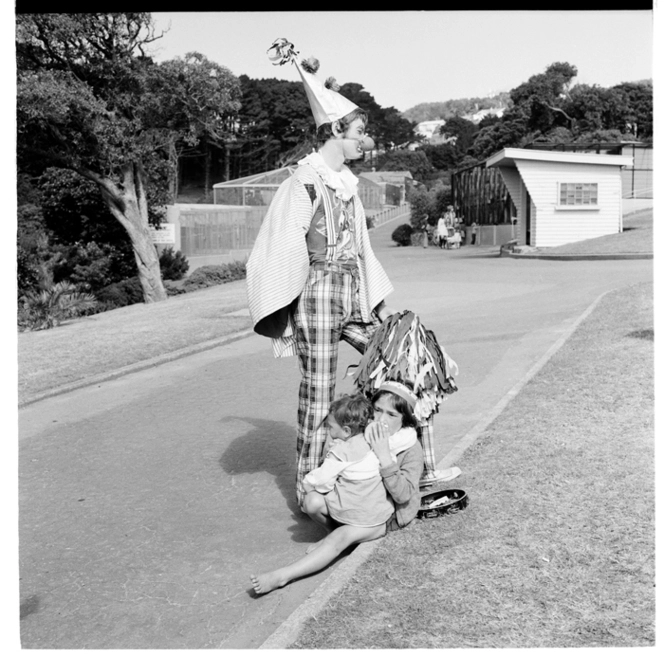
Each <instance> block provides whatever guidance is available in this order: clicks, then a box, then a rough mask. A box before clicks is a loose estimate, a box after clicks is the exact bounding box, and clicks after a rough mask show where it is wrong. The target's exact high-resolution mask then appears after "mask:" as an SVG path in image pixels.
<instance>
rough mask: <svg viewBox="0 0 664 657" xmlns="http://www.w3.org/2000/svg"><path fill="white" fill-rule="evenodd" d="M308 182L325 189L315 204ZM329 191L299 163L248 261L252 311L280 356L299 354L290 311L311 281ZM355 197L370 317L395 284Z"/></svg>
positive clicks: (363, 303) (363, 302)
mask: <svg viewBox="0 0 664 657" xmlns="http://www.w3.org/2000/svg"><path fill="white" fill-rule="evenodd" d="M305 184H313V185H315V186H316V189H317V191H318V190H320V191H318V193H317V198H316V201H315V202H314V203H313V204H312V201H311V197H310V196H309V193H308V192H307V190H306V188H305V186H304V185H305ZM326 190H327V188H326V187H325V186H324V185H323V183H322V181H321V178H320V176H319V175H318V174H317V173H316V172H315V170H314V169H313V167H311V166H309V165H307V164H301V165H300V166H298V168H297V169H296V170H295V172H294V173H293V175H292V176H291V177H290V178H288V179H287V180H285V181H284V182H283V183H282V184H281V185H280V187H279V189H278V190H277V193H276V194H275V196H274V199H273V200H272V203H271V204H270V207H269V208H268V211H267V214H266V215H265V219H264V220H263V223H262V225H261V228H260V230H259V232H258V236H257V237H256V242H255V244H254V247H253V249H252V251H251V254H250V256H249V259H248V260H247V297H248V301H249V314H250V315H251V319H252V322H253V326H254V331H255V332H256V333H258V334H259V335H263V336H266V337H269V338H272V346H273V352H274V355H275V357H282V356H294V355H295V338H294V334H293V326H292V323H291V319H290V312H289V310H290V307H291V304H292V303H293V302H294V301H295V300H296V299H297V298H298V297H299V296H300V293H301V292H302V289H303V288H304V284H305V282H306V280H307V276H308V273H309V252H308V250H307V243H306V234H307V231H308V230H309V226H310V224H311V219H312V217H313V213H314V211H315V210H316V208H317V205H318V203H320V202H321V198H322V193H328V192H327V191H326ZM354 199H355V222H356V224H355V227H356V236H357V246H358V256H359V257H358V261H359V262H358V264H359V275H360V307H361V312H362V319H363V320H364V321H367V322H369V321H370V320H371V312H372V310H373V309H374V308H375V307H376V306H377V305H378V304H379V303H380V302H381V301H383V300H384V299H385V297H386V296H387V295H388V294H390V293H391V292H392V291H393V289H394V288H393V287H392V284H391V283H390V280H389V279H388V277H387V274H386V273H385V270H384V269H383V267H382V266H381V264H380V263H379V262H378V259H377V258H376V256H375V255H374V252H373V250H372V248H371V243H370V241H369V232H368V231H367V225H366V217H365V213H364V208H363V206H362V202H361V201H360V199H359V197H358V196H357V195H356V196H355V197H354Z"/></svg>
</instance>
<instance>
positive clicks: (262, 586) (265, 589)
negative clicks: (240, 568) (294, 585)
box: [251, 570, 288, 595]
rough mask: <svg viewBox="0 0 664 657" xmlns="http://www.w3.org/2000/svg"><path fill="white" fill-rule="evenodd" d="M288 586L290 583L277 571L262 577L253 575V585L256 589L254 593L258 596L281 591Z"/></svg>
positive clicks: (264, 574)
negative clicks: (275, 590)
mask: <svg viewBox="0 0 664 657" xmlns="http://www.w3.org/2000/svg"><path fill="white" fill-rule="evenodd" d="M286 584H288V582H287V581H284V580H283V578H281V577H280V576H279V573H278V571H276V570H273V571H272V572H269V573H263V574H262V575H251V585H252V586H253V587H254V591H255V592H256V593H257V594H258V595H264V594H265V593H269V592H270V591H274V589H279V588H281V587H282V586H285V585H286Z"/></svg>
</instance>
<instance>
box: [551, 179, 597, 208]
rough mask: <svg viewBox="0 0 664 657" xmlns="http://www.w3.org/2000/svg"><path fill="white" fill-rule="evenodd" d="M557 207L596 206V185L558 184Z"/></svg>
mask: <svg viewBox="0 0 664 657" xmlns="http://www.w3.org/2000/svg"><path fill="white" fill-rule="evenodd" d="M559 200H560V202H559V205H597V183H560V194H559Z"/></svg>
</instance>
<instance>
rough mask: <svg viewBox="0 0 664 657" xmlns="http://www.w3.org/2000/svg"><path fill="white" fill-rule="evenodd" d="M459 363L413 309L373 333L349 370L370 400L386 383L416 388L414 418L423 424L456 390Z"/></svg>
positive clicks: (386, 322)
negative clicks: (397, 383) (450, 355)
mask: <svg viewBox="0 0 664 657" xmlns="http://www.w3.org/2000/svg"><path fill="white" fill-rule="evenodd" d="M458 373H459V368H458V366H457V364H456V363H455V362H454V361H453V360H452V359H451V358H450V357H449V356H448V354H447V352H446V351H445V349H443V347H441V346H440V345H439V344H438V341H437V340H436V336H435V335H434V333H433V331H429V330H427V329H426V328H424V326H423V324H422V322H421V321H420V318H419V317H418V316H417V315H415V314H414V313H413V312H411V311H410V310H404V311H403V312H400V313H395V314H393V315H390V317H388V318H387V319H386V320H385V321H384V322H383V323H382V324H381V325H380V327H379V328H378V329H377V330H376V332H375V333H374V334H373V336H372V338H371V340H370V341H369V344H368V345H367V348H366V350H365V352H364V355H363V356H362V359H361V360H360V363H359V364H358V365H356V366H351V367H349V368H348V371H347V374H352V375H353V377H354V378H355V384H356V386H357V388H358V390H359V392H361V393H363V394H364V395H366V396H367V397H371V396H372V395H373V394H374V393H375V392H377V390H378V388H380V386H381V384H382V383H384V382H385V381H390V380H391V381H398V382H400V383H405V384H410V385H412V386H413V392H414V393H415V395H416V396H417V403H416V405H415V417H416V418H417V420H418V422H420V424H421V425H424V424H426V422H427V420H428V419H429V418H430V417H431V416H432V415H433V414H434V413H436V412H438V407H439V405H440V403H441V402H443V401H444V400H445V399H446V398H447V396H448V395H451V394H452V393H453V392H456V391H457V389H458V388H457V385H456V383H455V382H454V376H456V375H457V374H458Z"/></svg>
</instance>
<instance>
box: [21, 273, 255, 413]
mask: <svg viewBox="0 0 664 657" xmlns="http://www.w3.org/2000/svg"><path fill="white" fill-rule="evenodd" d="M245 290H246V288H245V283H244V281H238V282H235V283H227V284H225V285H219V286H216V287H214V288H208V289H205V290H200V291H198V292H191V293H188V294H186V295H182V296H178V297H170V298H169V299H167V300H166V301H162V302H160V303H156V304H149V305H145V304H136V305H133V306H126V307H124V308H118V309H116V310H111V311H109V312H105V313H100V314H98V315H91V316H89V317H83V318H80V319H77V320H73V321H70V322H66V323H64V324H62V325H61V326H58V327H56V328H54V329H50V330H48V331H29V332H25V333H19V334H18V365H19V385H18V390H19V402H23V401H25V400H26V399H28V398H30V397H31V396H32V395H35V394H37V393H39V392H42V391H44V390H50V389H52V388H55V387H58V386H62V385H66V384H69V383H72V382H74V381H78V380H80V379H85V378H88V377H91V376H95V375H100V374H104V373H107V372H110V371H114V370H116V369H119V368H121V367H125V366H127V365H132V364H134V363H137V362H140V361H144V360H149V359H151V358H156V357H159V356H163V355H164V354H168V353H171V352H173V351H177V350H178V349H184V348H187V347H190V346H191V345H194V344H199V343H202V342H206V341H208V340H213V339H217V338H222V337H225V336H227V335H231V334H232V333H235V332H237V331H241V330H244V329H247V328H250V327H251V321H250V319H249V317H248V316H247V317H245V316H234V315H229V314H228V313H230V312H233V311H235V310H238V309H240V308H243V307H245V306H246V291H245Z"/></svg>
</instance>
